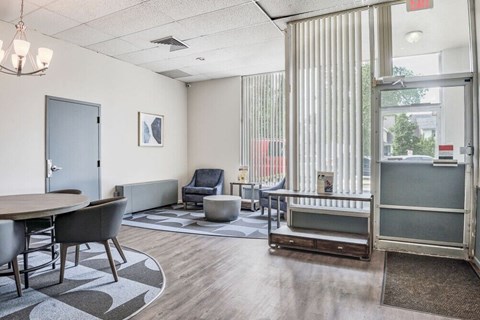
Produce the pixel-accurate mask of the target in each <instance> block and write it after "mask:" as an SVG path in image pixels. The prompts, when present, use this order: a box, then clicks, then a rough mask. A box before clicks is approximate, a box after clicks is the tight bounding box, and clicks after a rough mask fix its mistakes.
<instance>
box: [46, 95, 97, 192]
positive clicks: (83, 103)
mask: <svg viewBox="0 0 480 320" xmlns="http://www.w3.org/2000/svg"><path fill="white" fill-rule="evenodd" d="M53 100H55V101H61V102H67V103H76V104H80V105H84V106H88V107H95V108H97V109H98V119H101V115H102V108H101V105H100V104H98V103H91V102H85V101H79V100H73V99H66V98H60V97H55V96H45V192H49V191H50V190H49V189H50V186H49V183H48V181H49V180H48V179H49V178H48V177H47V160H48V159H49V158H48V155H49V153H50V145H49V142H48V140H49V137H50V130H49V128H48V104H49V102H50V101H53ZM100 123H101V122H100V121H99V122H98V161H100V165H99V166H98V167H97V170H98V198H99V199H101V198H102V165H101V164H102V159H101V157H102V153H101V151H102V145H101V141H102V139H101V137H102V131H101V130H102V126H101V125H100Z"/></svg>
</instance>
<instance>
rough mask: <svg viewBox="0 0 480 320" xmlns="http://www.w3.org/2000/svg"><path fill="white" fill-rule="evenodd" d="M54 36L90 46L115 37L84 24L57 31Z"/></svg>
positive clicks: (83, 45)
mask: <svg viewBox="0 0 480 320" xmlns="http://www.w3.org/2000/svg"><path fill="white" fill-rule="evenodd" d="M54 37H55V38H58V39H62V40H65V41H67V42H71V43H75V44H78V45H80V46H82V47H85V46H89V45H92V44H94V43H98V42H103V41H107V40H110V39H112V38H113V37H112V36H110V35H108V34H105V33H102V32H100V31H97V30H95V29H93V28H90V27H89V26H87V25H84V24H82V25H79V26H77V27H74V28H71V29H68V30H65V31H62V32H60V33H57V34H55V35H54Z"/></svg>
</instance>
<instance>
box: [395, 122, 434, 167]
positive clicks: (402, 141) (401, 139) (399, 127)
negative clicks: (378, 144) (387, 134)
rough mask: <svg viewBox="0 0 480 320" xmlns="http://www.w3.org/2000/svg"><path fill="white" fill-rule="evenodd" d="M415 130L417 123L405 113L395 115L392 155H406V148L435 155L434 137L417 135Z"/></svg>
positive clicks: (423, 153) (421, 153)
mask: <svg viewBox="0 0 480 320" xmlns="http://www.w3.org/2000/svg"><path fill="white" fill-rule="evenodd" d="M417 130H418V126H417V124H416V123H415V122H412V121H410V119H409V118H408V116H407V115H406V114H405V113H401V114H398V115H396V116H395V125H394V126H393V128H392V133H393V135H394V139H393V152H392V153H393V155H394V156H401V155H406V154H408V150H411V151H412V152H413V154H420V155H428V156H431V157H433V156H434V155H435V138H434V137H430V138H424V137H418V135H417Z"/></svg>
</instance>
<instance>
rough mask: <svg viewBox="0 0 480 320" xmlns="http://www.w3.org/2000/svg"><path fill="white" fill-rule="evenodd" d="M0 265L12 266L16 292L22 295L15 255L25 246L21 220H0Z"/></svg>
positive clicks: (23, 227)
mask: <svg viewBox="0 0 480 320" xmlns="http://www.w3.org/2000/svg"><path fill="white" fill-rule="evenodd" d="M0 246H1V250H0V265H3V264H6V263H8V264H9V265H11V266H12V269H13V275H14V277H15V284H16V285H17V294H18V296H19V297H21V296H22V287H21V282H20V272H19V269H18V261H17V256H18V255H19V254H20V253H21V252H22V251H23V250H24V248H25V226H24V224H23V222H21V221H12V220H0Z"/></svg>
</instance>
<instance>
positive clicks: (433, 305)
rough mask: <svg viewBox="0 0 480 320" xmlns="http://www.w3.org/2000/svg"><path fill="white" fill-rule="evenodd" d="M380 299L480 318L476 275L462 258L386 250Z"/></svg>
mask: <svg viewBox="0 0 480 320" xmlns="http://www.w3.org/2000/svg"><path fill="white" fill-rule="evenodd" d="M383 284H384V288H383V297H382V302H383V303H384V304H386V305H390V306H395V307H400V308H406V309H413V310H417V311H422V312H428V313H433V314H438V315H442V316H447V317H454V318H462V319H480V279H479V278H478V276H477V274H476V273H475V271H474V270H473V269H472V267H471V266H470V264H469V263H468V262H466V261H463V260H454V259H447V258H438V257H428V256H419V255H411V254H405V253H396V252H388V253H387V254H386V262H385V279H384V282H383Z"/></svg>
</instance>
